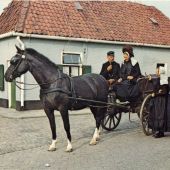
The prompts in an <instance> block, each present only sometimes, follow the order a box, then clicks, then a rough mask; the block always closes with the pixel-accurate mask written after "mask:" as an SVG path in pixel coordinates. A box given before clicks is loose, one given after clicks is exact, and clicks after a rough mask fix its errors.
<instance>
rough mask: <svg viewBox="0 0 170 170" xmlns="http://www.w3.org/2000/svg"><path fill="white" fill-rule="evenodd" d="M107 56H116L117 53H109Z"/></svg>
mask: <svg viewBox="0 0 170 170" xmlns="http://www.w3.org/2000/svg"><path fill="white" fill-rule="evenodd" d="M107 56H113V57H114V56H115V52H114V51H109V52H107Z"/></svg>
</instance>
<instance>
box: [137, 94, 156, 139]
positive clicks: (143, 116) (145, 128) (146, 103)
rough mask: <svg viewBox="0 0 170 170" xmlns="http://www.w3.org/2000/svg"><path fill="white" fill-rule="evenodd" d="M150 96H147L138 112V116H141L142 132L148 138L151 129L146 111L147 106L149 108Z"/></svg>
mask: <svg viewBox="0 0 170 170" xmlns="http://www.w3.org/2000/svg"><path fill="white" fill-rule="evenodd" d="M151 97H152V96H151V94H149V95H148V96H147V97H146V98H145V99H144V101H143V103H142V106H141V110H140V116H141V123H142V128H143V132H144V134H145V135H147V136H149V135H151V134H152V133H153V132H152V129H150V128H149V125H148V120H149V111H148V108H149V107H148V106H149V102H150V99H151Z"/></svg>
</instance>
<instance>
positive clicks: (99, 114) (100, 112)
mask: <svg viewBox="0 0 170 170" xmlns="http://www.w3.org/2000/svg"><path fill="white" fill-rule="evenodd" d="M90 110H91V112H92V113H93V115H94V118H95V120H96V128H95V131H94V134H93V137H92V140H91V141H90V145H96V144H97V141H98V140H99V139H100V136H99V133H100V130H99V128H100V124H101V121H102V119H103V118H104V114H105V111H106V108H95V107H91V108H90Z"/></svg>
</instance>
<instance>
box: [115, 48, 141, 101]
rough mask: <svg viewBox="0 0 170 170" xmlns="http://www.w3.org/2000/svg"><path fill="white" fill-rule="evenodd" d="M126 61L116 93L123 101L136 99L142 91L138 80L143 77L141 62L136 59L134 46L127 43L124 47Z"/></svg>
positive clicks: (123, 64) (121, 70)
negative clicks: (137, 82)
mask: <svg viewBox="0 0 170 170" xmlns="http://www.w3.org/2000/svg"><path fill="white" fill-rule="evenodd" d="M122 52H123V57H124V61H123V63H122V65H121V69H120V79H119V80H118V82H119V83H120V84H118V85H117V88H116V95H117V97H118V98H119V99H120V100H121V101H130V102H131V101H136V98H137V97H138V96H139V95H140V91H139V88H138V85H137V84H136V81H137V79H138V78H139V77H141V71H140V67H139V63H138V62H137V60H135V59H134V58H133V57H134V54H133V48H132V47H131V46H129V45H126V46H124V47H123V49H122Z"/></svg>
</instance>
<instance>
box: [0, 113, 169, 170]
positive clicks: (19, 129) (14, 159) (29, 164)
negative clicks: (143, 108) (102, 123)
mask: <svg viewBox="0 0 170 170" xmlns="http://www.w3.org/2000/svg"><path fill="white" fill-rule="evenodd" d="M70 121H71V132H72V137H73V147H74V151H73V152H72V153H66V152H65V149H66V144H67V141H66V138H65V132H64V130H63V125H62V120H61V117H60V116H56V122H57V132H58V140H59V141H58V145H57V150H56V151H55V152H48V151H47V149H48V146H49V144H50V142H51V131H50V128H49V124H48V120H47V118H46V117H39V118H25V119H21V118H13V119H10V118H4V117H0V170H25V169H28V170H30V169H33V170H45V169H47V170H48V169H49V170H87V169H88V170H138V169H139V170H152V169H153V170H169V169H170V135H169V134H167V136H166V137H165V138H162V139H154V138H152V137H151V136H150V137H147V136H145V135H144V134H143V133H142V131H141V127H140V122H139V119H138V118H137V116H136V115H132V122H129V121H128V115H125V114H124V115H123V119H122V121H121V123H120V125H119V127H118V128H117V129H116V131H114V132H111V133H108V132H106V131H103V132H102V136H101V140H100V142H99V143H98V144H97V145H96V146H89V141H90V139H91V137H92V134H93V130H94V120H93V117H92V115H90V114H83V115H73V116H70ZM46 164H49V167H46V166H45V165H46Z"/></svg>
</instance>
